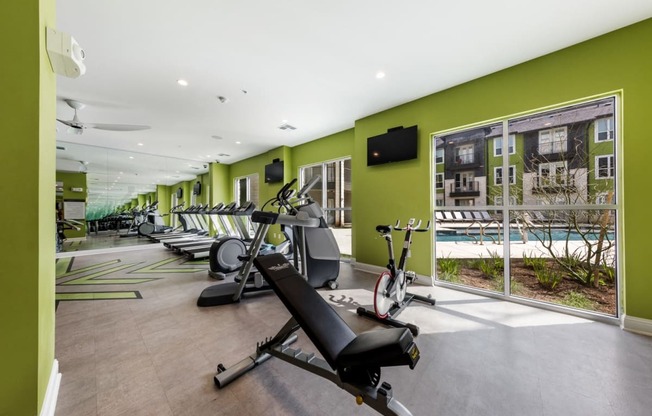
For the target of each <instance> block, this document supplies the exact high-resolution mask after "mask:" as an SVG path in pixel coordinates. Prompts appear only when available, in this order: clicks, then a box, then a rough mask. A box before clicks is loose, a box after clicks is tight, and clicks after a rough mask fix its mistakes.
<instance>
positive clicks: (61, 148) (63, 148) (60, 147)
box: [57, 146, 66, 150]
mask: <svg viewBox="0 0 652 416" xmlns="http://www.w3.org/2000/svg"><path fill="white" fill-rule="evenodd" d="M57 150H66V148H65V147H63V146H57Z"/></svg>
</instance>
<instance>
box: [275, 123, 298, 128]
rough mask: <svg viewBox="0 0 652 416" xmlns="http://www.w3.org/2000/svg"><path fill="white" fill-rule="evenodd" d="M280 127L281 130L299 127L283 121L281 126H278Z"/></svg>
mask: <svg viewBox="0 0 652 416" xmlns="http://www.w3.org/2000/svg"><path fill="white" fill-rule="evenodd" d="M278 128H279V129H281V130H296V129H297V128H296V127H294V126H292V125H290V124H288V123H283V124H281V125H280V126H278Z"/></svg>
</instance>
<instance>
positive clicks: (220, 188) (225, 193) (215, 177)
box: [209, 163, 232, 206]
mask: <svg viewBox="0 0 652 416" xmlns="http://www.w3.org/2000/svg"><path fill="white" fill-rule="evenodd" d="M229 172H230V166H229V165H224V164H221V163H211V164H210V167H209V183H210V184H211V205H212V206H214V205H215V204H218V203H220V202H222V203H225V204H227V203H228V201H230V200H231V191H230V189H231V188H232V186H231V181H230V177H229Z"/></svg>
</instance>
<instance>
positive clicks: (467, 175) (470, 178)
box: [453, 171, 475, 192]
mask: <svg viewBox="0 0 652 416" xmlns="http://www.w3.org/2000/svg"><path fill="white" fill-rule="evenodd" d="M465 180H466V186H463V185H462V184H463V183H464V181H465ZM474 182H475V174H474V173H473V171H464V172H457V173H455V183H454V185H453V186H454V187H455V189H456V190H457V189H464V191H463V192H470V191H473V185H472V184H473V183H474ZM458 184H459V186H458Z"/></svg>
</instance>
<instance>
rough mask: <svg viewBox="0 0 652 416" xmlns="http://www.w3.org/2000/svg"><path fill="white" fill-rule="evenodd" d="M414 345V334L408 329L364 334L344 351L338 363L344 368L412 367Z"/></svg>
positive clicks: (393, 329)
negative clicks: (356, 366)
mask: <svg viewBox="0 0 652 416" xmlns="http://www.w3.org/2000/svg"><path fill="white" fill-rule="evenodd" d="M413 344H414V342H413V337H412V333H411V332H410V330H408V329H406V328H391V329H383V330H378V331H369V332H363V333H361V334H359V335H358V336H357V337H356V338H355V339H354V340H353V341H351V343H350V344H349V345H347V346H346V347H345V348H344V350H342V352H341V353H340V355H339V357H338V359H337V361H338V364H339V365H340V366H343V367H348V366H352V365H362V366H364V365H377V366H379V367H389V366H394V365H410V364H412V360H411V359H410V358H409V354H408V353H409V351H410V348H411V347H412V345H413Z"/></svg>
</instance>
